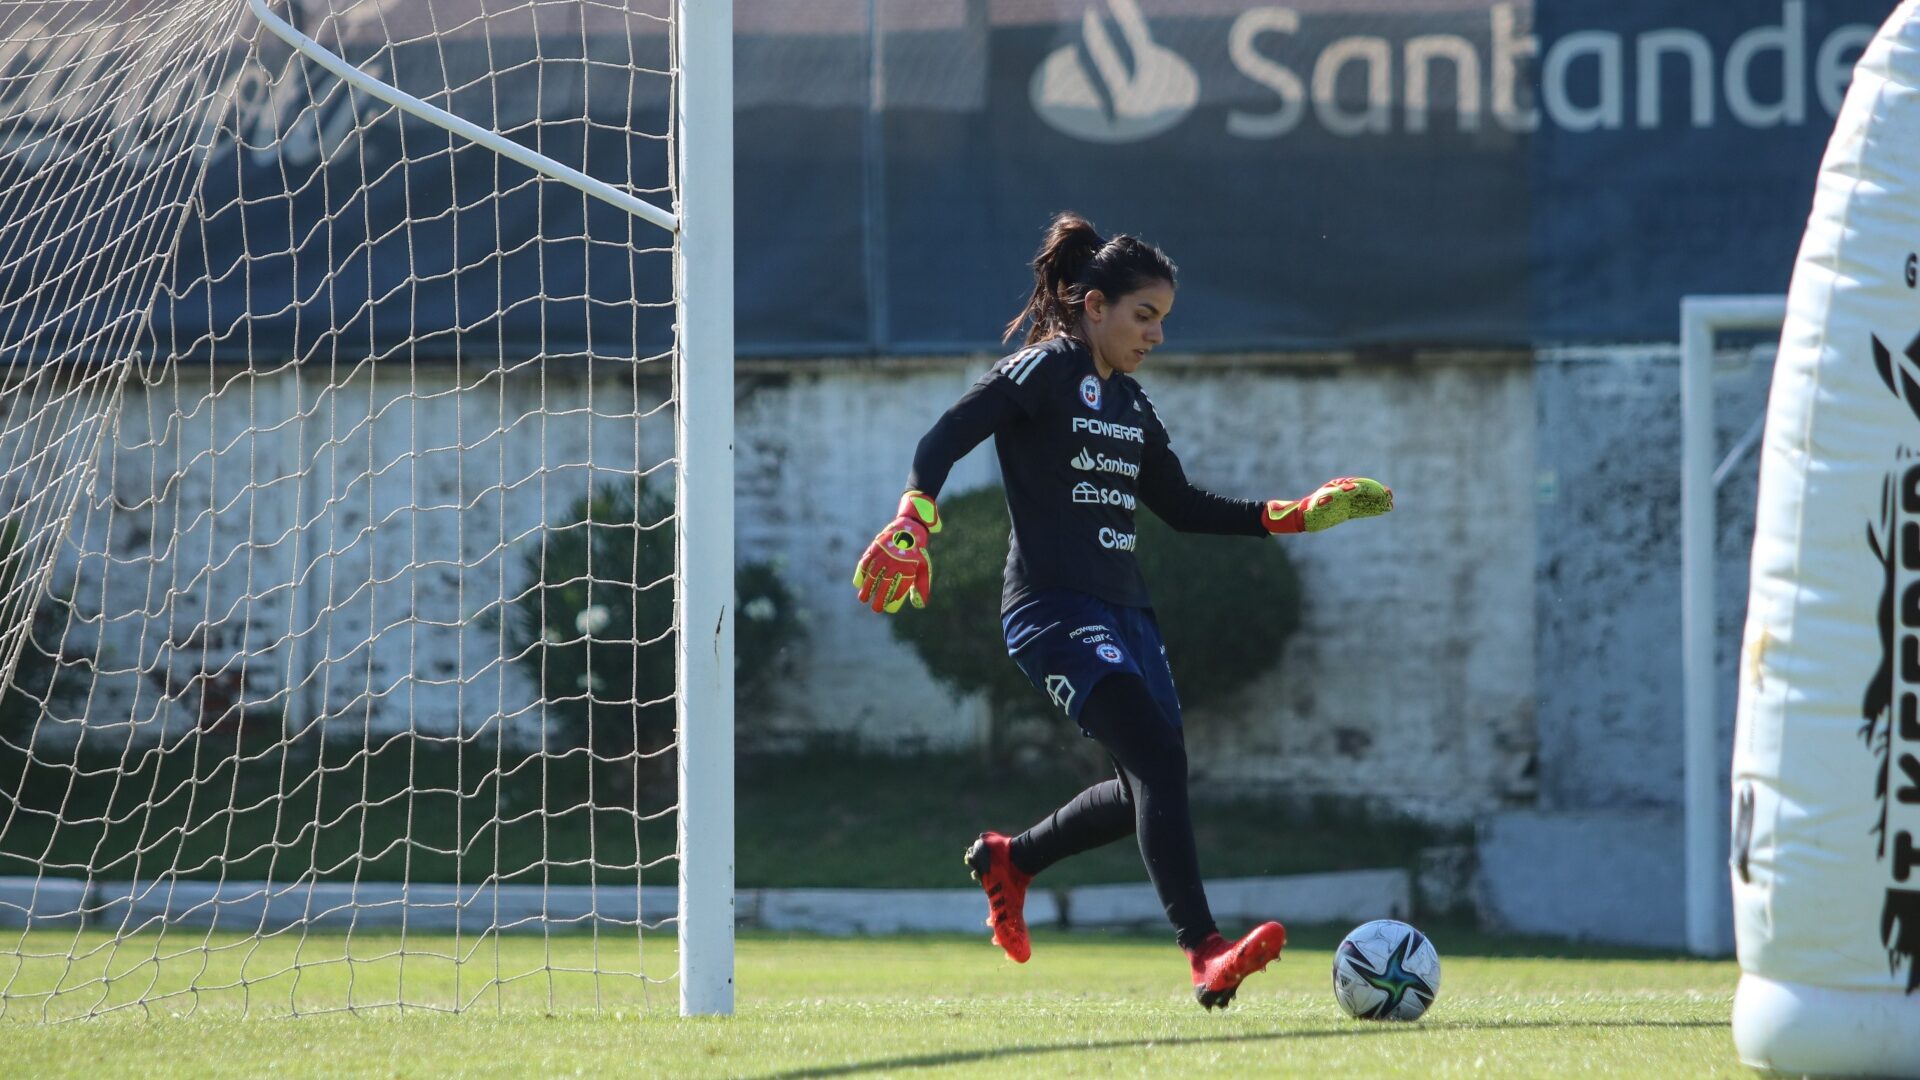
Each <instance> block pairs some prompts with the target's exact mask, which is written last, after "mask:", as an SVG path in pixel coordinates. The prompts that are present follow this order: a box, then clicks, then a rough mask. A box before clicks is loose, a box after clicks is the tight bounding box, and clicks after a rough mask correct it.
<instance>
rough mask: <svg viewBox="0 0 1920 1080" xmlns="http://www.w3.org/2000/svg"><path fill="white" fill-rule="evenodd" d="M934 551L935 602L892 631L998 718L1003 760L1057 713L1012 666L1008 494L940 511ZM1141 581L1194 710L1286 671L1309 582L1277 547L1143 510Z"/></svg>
mask: <svg viewBox="0 0 1920 1080" xmlns="http://www.w3.org/2000/svg"><path fill="white" fill-rule="evenodd" d="M940 515H941V520H942V521H943V522H944V526H943V528H942V530H941V533H940V535H939V536H938V537H937V538H935V540H934V544H933V549H932V550H933V567H934V577H933V602H932V603H930V604H929V605H928V606H927V608H926V610H924V611H917V610H911V609H907V610H903V611H902V612H901V613H900V614H899V615H897V616H895V617H894V618H893V619H892V620H891V624H892V626H893V630H894V633H895V634H897V635H899V636H900V637H901V638H902V639H904V640H905V641H906V642H907V643H908V644H910V645H912V646H913V649H914V651H915V652H916V653H918V654H919V656H920V659H921V660H922V661H923V662H924V663H925V664H926V665H927V668H928V670H930V671H932V672H933V674H934V675H935V676H936V677H937V678H939V679H941V680H943V681H944V682H946V683H948V684H949V685H951V686H953V687H954V688H956V689H958V690H960V691H962V692H966V693H984V694H986V695H987V699H988V701H989V704H990V706H991V708H992V711H993V718H994V719H993V746H992V747H991V752H992V753H993V754H994V756H995V757H996V758H1000V759H1006V758H1008V757H1009V756H1011V755H1013V754H1015V753H1016V752H1017V750H1018V749H1019V744H1020V741H1021V737H1020V735H1019V732H1020V731H1022V730H1029V729H1028V728H1027V727H1026V726H1025V725H1023V723H1022V722H1023V721H1026V720H1030V719H1031V718H1034V717H1036V716H1040V715H1045V714H1049V713H1051V714H1052V715H1055V716H1057V715H1058V712H1057V710H1054V709H1053V706H1051V705H1050V704H1048V702H1047V699H1046V697H1045V695H1043V694H1041V693H1040V692H1039V691H1037V690H1035V689H1034V688H1033V685H1032V684H1031V683H1029V682H1027V679H1026V676H1024V675H1022V674H1021V673H1020V670H1019V668H1017V667H1015V666H1014V663H1013V661H1012V660H1011V659H1009V658H1008V656H1007V650H1006V645H1005V637H1004V635H1003V634H1002V632H1001V628H1000V586H1001V574H1002V571H1003V569H1004V567H1005V565H1006V559H1007V535H1008V532H1009V529H1010V525H1009V521H1008V517H1007V503H1006V496H1005V494H1004V493H1003V492H1002V491H1001V489H1000V488H998V487H988V488H981V489H978V490H975V491H970V492H967V493H966V494H964V495H959V496H955V497H953V498H950V499H946V500H944V501H942V503H941V505H940ZM1136 521H1137V523H1138V525H1139V529H1138V533H1139V537H1140V542H1139V547H1138V548H1137V550H1136V552H1135V555H1136V557H1137V558H1138V559H1139V560H1140V569H1141V573H1142V574H1143V575H1145V577H1146V579H1147V586H1148V588H1149V589H1151V590H1152V592H1153V600H1154V613H1155V616H1156V617H1157V618H1158V619H1159V621H1160V630H1161V635H1162V636H1163V637H1164V638H1165V640H1166V644H1167V658H1168V660H1169V661H1171V663H1172V664H1173V670H1174V674H1175V676H1176V678H1178V680H1179V684H1180V696H1181V700H1182V702H1183V703H1185V704H1187V705H1197V704H1203V703H1205V702H1208V701H1216V700H1219V699H1221V698H1223V697H1225V696H1227V695H1229V694H1231V693H1233V692H1234V691H1236V690H1239V689H1241V688H1242V687H1244V686H1246V685H1247V683H1249V682H1251V681H1252V680H1253V679H1254V678H1255V677H1257V676H1259V675H1262V674H1264V673H1266V672H1268V671H1270V670H1272V669H1273V667H1274V666H1275V665H1276V664H1278V663H1279V661H1280V652H1281V648H1282V646H1284V645H1285V644H1286V641H1287V638H1288V637H1289V636H1291V635H1292V633H1293V632H1294V630H1295V629H1296V628H1298V626H1299V625H1300V579H1299V576H1298V575H1297V574H1296V573H1295V572H1294V569H1293V564H1292V563H1291V562H1290V561H1289V560H1288V559H1287V556H1286V552H1285V550H1284V548H1283V547H1282V546H1281V545H1278V544H1259V543H1257V542H1256V541H1254V540H1250V539H1242V538H1239V537H1225V536H1202V535H1195V534H1191V533H1180V532H1175V531H1174V530H1173V529H1171V528H1169V527H1168V526H1167V525H1166V524H1165V523H1163V522H1161V520H1160V519H1159V518H1157V517H1155V516H1153V514H1152V513H1151V512H1148V511H1147V510H1145V509H1144V508H1142V510H1141V511H1140V514H1139V516H1138V517H1137V519H1136Z"/></svg>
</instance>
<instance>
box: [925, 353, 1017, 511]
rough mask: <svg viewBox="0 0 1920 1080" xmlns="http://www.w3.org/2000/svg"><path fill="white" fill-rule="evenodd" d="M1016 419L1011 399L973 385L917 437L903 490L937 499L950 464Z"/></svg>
mask: <svg viewBox="0 0 1920 1080" xmlns="http://www.w3.org/2000/svg"><path fill="white" fill-rule="evenodd" d="M1020 415H1022V413H1021V410H1020V406H1019V404H1017V403H1016V402H1015V401H1014V399H1013V395H1011V394H1008V393H1007V392H1005V391H1004V390H1001V389H999V387H998V386H997V385H996V384H995V383H994V382H992V381H982V382H977V383H975V384H973V386H972V387H971V388H969V389H968V390H967V392H966V394H964V395H963V396H962V397H961V398H960V400H959V401H957V402H955V403H954V405H953V408H951V409H948V410H947V411H946V412H945V413H943V414H941V417H940V419H938V420H936V421H934V424H933V427H931V428H929V429H928V430H927V433H926V434H925V435H923V436H921V438H920V445H919V446H917V447H915V448H914V451H913V471H912V472H910V473H908V474H907V488H908V489H909V490H912V491H921V492H925V493H926V494H927V495H929V496H931V497H933V498H936V499H937V498H939V497H940V489H941V488H942V487H943V486H945V485H946V482H947V474H948V473H950V472H952V471H953V466H954V464H955V463H956V462H958V461H959V460H960V459H961V458H963V457H966V456H967V454H968V453H969V452H970V451H972V449H973V448H974V447H976V446H979V445H980V444H981V443H983V442H985V441H986V439H987V436H989V435H992V434H993V433H994V432H995V431H997V430H999V428H1000V425H1002V424H1004V423H1006V422H1008V421H1009V420H1012V419H1014V418H1015V417H1017V416H1020Z"/></svg>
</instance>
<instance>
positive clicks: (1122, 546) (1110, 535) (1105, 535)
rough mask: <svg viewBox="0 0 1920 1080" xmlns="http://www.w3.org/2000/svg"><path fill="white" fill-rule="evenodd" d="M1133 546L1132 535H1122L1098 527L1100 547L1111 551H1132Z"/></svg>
mask: <svg viewBox="0 0 1920 1080" xmlns="http://www.w3.org/2000/svg"><path fill="white" fill-rule="evenodd" d="M1133 544H1134V535H1133V534H1132V533H1123V532H1120V531H1118V530H1116V529H1109V528H1107V527H1106V526H1104V525H1103V526H1101V527H1100V546H1101V547H1103V548H1108V549H1110V550H1113V551H1132V550H1133Z"/></svg>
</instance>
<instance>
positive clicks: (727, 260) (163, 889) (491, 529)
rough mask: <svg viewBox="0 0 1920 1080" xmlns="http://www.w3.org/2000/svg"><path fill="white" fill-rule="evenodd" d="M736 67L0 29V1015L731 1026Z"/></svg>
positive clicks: (311, 24)
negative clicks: (169, 1011) (531, 1016)
mask: <svg viewBox="0 0 1920 1080" xmlns="http://www.w3.org/2000/svg"><path fill="white" fill-rule="evenodd" d="M9 8H10V9H9ZM732 45H733V13H732V3H731V0H167V2H163V0H44V2H36V3H32V4H21V5H11V6H0V671H4V672H5V674H6V676H7V678H6V679H5V680H0V682H4V683H5V684H6V685H4V686H3V687H0V1018H6V1017H8V1016H9V1014H10V1013H11V1014H14V1015H22V1014H29V1013H31V1014H34V1015H37V1016H38V1017H39V1018H40V1019H42V1020H45V1021H57V1020H66V1019H72V1018H78V1017H84V1016H96V1015H101V1014H103V1013H108V1012H114V1011H119V1010H123V1009H135V1010H145V1009H151V1008H152V1007H153V1006H154V1005H156V1004H157V1003H161V1002H174V1001H185V1002H187V1005H186V1007H187V1008H188V1009H190V1010H191V1009H198V1008H202V1007H220V1008H226V1007H234V1008H237V1009H238V1011H239V1013H240V1014H242V1015H245V1014H247V1013H249V1012H252V1011H255V1010H259V1011H263V1012H269V1013H285V1014H290V1015H301V1014H310V1013H315V1012H329V1011H336V1010H345V1011H355V1010H360V1009H365V1008H384V1007H398V1008H402V1009H407V1008H424V1009H428V1010H435V1011H448V1012H459V1011H463V1010H465V1009H468V1008H472V1007H475V1006H476V1005H478V1004H479V1003H480V1002H481V1001H482V1000H483V995H484V996H487V997H490V998H491V999H492V1001H493V1002H494V1003H495V1004H496V1005H499V1006H504V1004H505V1003H506V1002H508V1001H516V1002H517V1001H526V1000H532V1001H537V1002H543V1004H544V1007H545V1008H546V1009H547V1010H549V1011H553V1010H556V1009H560V1008H575V1007H588V1008H596V1009H599V1008H612V1007H616V1006H618V1005H620V1004H621V1003H622V1002H631V1003H633V1004H639V1005H644V1004H645V1003H646V1002H647V1001H648V999H649V994H650V993H652V992H654V991H653V987H654V986H655V985H656V984H659V983H663V982H667V981H670V978H671V977H670V976H669V975H668V974H666V973H665V969H660V968H658V967H657V964H658V960H659V959H661V957H660V956H659V955H658V954H656V956H655V961H654V962H653V963H649V962H648V959H647V955H646V948H647V946H648V945H649V944H651V942H652V937H653V935H652V931H653V930H654V929H656V928H661V927H663V926H664V925H665V924H667V923H671V924H672V925H673V926H674V929H675V933H676V935H677V949H676V950H675V952H674V954H673V960H674V963H675V967H674V969H673V974H675V975H677V977H678V981H679V987H678V1003H679V1009H680V1012H681V1013H682V1014H684V1015H727V1014H730V1013H732V1011H733V1007H734V997H733V966H734V766H733V754H734V676H735V649H734V629H735V628H734V611H733V609H734V605H735V602H736V601H735V596H734V590H735V573H734V538H733V449H732V447H733V403H734V398H733V371H734V353H733V350H734V333H733V311H734V296H733V245H734V216H733V190H734V185H733V62H732ZM269 53H271V56H269ZM403 88H404V89H403ZM489 155H495V156H489ZM528 171H530V172H531V176H529V173H528ZM607 207H611V208H613V210H614V211H617V212H615V213H609V211H608V210H607V209H606V208H607ZM669 287H670V288H671V296H670V297H669V296H667V295H666V292H667V290H668V288H669ZM669 417H670V418H671V428H670V429H669V428H668V426H667V424H666V422H665V421H666V419H667V418H669ZM669 638H670V639H671V641H670V642H669V640H668V639H669ZM276 784H277V786H276ZM669 864H671V865H669ZM668 871H671V872H673V873H674V874H675V875H676V877H677V881H676V884H675V886H674V888H673V889H672V891H671V894H670V895H669V894H668V891H667V890H666V889H665V888H664V887H657V886H655V885H654V884H651V880H652V877H651V876H650V875H657V876H661V877H664V875H665V873H667V872H668ZM643 879H645V880H646V882H647V883H645V884H643ZM669 901H671V906H670V907H668V902H669ZM16 931H17V936H16ZM643 938H644V940H643Z"/></svg>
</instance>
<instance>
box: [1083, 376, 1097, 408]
mask: <svg viewBox="0 0 1920 1080" xmlns="http://www.w3.org/2000/svg"><path fill="white" fill-rule="evenodd" d="M1080 401H1081V403H1082V404H1084V405H1085V406H1086V407H1087V408H1089V409H1092V410H1093V411H1094V412H1099V411H1100V377H1099V376H1098V375H1089V376H1087V377H1086V378H1084V379H1081V380H1080Z"/></svg>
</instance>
